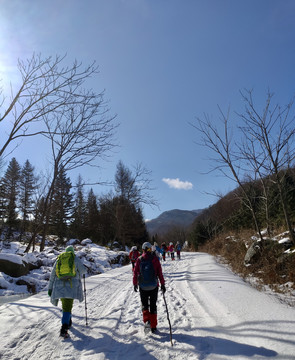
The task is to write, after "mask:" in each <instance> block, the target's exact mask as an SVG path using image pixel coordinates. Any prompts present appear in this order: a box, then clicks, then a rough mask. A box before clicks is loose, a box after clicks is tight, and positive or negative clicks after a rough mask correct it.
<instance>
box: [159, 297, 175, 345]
mask: <svg viewBox="0 0 295 360" xmlns="http://www.w3.org/2000/svg"><path fill="white" fill-rule="evenodd" d="M162 294H163V299H164V303H165V306H166V311H167V320H168V323H169V329H170V342H171V345H172V346H173V342H172V329H171V322H170V319H169V312H168V306H167V303H166V299H165V295H164V291H163V290H162Z"/></svg>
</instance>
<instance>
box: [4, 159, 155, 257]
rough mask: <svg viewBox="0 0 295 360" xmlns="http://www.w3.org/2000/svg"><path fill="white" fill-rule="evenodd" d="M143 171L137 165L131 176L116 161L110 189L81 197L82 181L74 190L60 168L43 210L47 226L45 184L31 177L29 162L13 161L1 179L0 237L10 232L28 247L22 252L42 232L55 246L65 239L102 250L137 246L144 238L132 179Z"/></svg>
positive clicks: (37, 178) (8, 234) (33, 242)
mask: <svg viewBox="0 0 295 360" xmlns="http://www.w3.org/2000/svg"><path fill="white" fill-rule="evenodd" d="M142 170H143V168H142V167H141V166H138V167H137V168H136V172H134V171H133V172H132V171H131V170H130V169H129V168H127V167H126V166H125V165H124V164H123V163H122V162H121V161H120V162H119V163H118V164H117V171H116V174H115V179H114V182H113V184H114V189H113V190H111V191H110V192H109V193H108V194H105V195H102V196H97V195H96V194H95V193H94V191H93V189H92V188H90V189H89V190H88V191H87V192H86V193H85V190H84V184H83V179H82V177H81V176H79V178H78V180H77V183H76V184H74V185H73V184H72V183H71V179H70V178H69V177H68V176H67V174H66V172H65V171H64V170H63V169H61V170H60V171H59V172H58V176H57V178H56V181H55V185H54V189H53V191H52V196H51V198H50V201H49V203H48V205H47V212H48V221H47V222H46V223H45V222H44V221H43V219H44V218H43V216H42V212H44V206H45V198H44V193H45V194H46V192H44V186H45V187H46V184H44V183H42V182H41V179H40V177H38V176H37V175H36V173H35V169H34V167H33V166H32V164H31V163H30V162H29V160H27V161H26V162H25V164H23V165H20V164H19V163H18V162H17V160H16V159H15V158H12V159H11V161H10V162H9V164H8V166H7V169H6V171H5V172H4V175H3V176H2V177H1V178H0V228H1V230H2V236H3V237H4V238H7V239H11V238H12V234H13V233H15V232H17V233H19V236H18V239H19V240H22V241H24V242H26V243H28V244H29V246H28V248H27V251H28V250H29V249H30V246H32V248H34V245H35V240H36V236H35V237H33V235H32V234H36V235H37V234H38V235H40V234H42V233H43V230H44V227H46V231H45V236H46V235H48V234H54V235H56V236H57V237H58V239H59V241H60V243H64V242H65V241H67V240H68V239H69V238H78V239H80V240H82V239H84V238H91V239H92V241H93V242H95V243H98V244H101V245H109V244H110V243H113V242H115V241H117V242H119V243H120V244H121V245H123V246H124V245H128V246H131V245H134V244H141V243H143V242H144V241H146V240H147V238H148V234H147V232H146V227H145V222H144V219H143V215H142V211H141V207H140V201H142V200H144V199H143V198H142V193H141V192H140V189H139V187H138V186H137V185H136V177H137V176H139V175H142V173H143V172H142ZM140 178H142V177H140ZM43 180H44V179H43ZM47 186H48V184H47Z"/></svg>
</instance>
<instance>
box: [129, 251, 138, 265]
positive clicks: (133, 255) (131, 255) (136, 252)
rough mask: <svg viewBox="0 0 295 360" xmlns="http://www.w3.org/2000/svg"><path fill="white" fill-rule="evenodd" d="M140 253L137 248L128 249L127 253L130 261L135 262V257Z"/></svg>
mask: <svg viewBox="0 0 295 360" xmlns="http://www.w3.org/2000/svg"><path fill="white" fill-rule="evenodd" d="M139 255H140V253H139V251H138V250H132V251H130V253H129V259H130V260H131V261H132V262H135V261H136V260H137V258H138V257H139Z"/></svg>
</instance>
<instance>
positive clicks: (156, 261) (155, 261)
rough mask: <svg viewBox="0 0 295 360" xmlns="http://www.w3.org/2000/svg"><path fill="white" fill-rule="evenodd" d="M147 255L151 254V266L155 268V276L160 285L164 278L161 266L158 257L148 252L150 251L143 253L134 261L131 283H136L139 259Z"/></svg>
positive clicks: (163, 283) (163, 282)
mask: <svg viewBox="0 0 295 360" xmlns="http://www.w3.org/2000/svg"><path fill="white" fill-rule="evenodd" d="M148 256H152V257H153V258H152V264H153V267H154V269H155V274H156V276H157V278H158V279H159V280H160V283H161V285H165V280H164V277H163V273H162V266H161V264H160V261H159V259H158V257H157V256H156V255H154V254H150V253H143V254H142V255H141V256H140V257H139V258H138V259H137V261H136V264H135V268H134V272H133V285H138V276H139V273H140V260H141V258H142V257H143V258H146V257H148Z"/></svg>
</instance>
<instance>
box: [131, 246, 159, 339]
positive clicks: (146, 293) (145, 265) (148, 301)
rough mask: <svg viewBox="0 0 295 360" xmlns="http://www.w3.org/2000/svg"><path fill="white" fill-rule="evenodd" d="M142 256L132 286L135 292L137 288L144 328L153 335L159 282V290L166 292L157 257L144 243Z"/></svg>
mask: <svg viewBox="0 0 295 360" xmlns="http://www.w3.org/2000/svg"><path fill="white" fill-rule="evenodd" d="M142 250H143V254H142V255H141V256H140V257H139V258H138V259H137V261H136V264H135V268H134V273H133V286H134V291H135V292H137V291H138V288H139V293H140V299H141V305H142V315H143V322H144V324H145V327H147V328H148V327H150V328H151V331H152V332H153V333H154V332H156V331H157V324H158V320H157V299H158V290H159V281H160V284H161V290H162V292H163V293H165V292H166V288H165V280H164V277H163V273H162V266H161V263H160V261H159V259H158V257H157V256H156V255H155V254H154V253H153V252H152V245H151V244H150V243H149V242H145V243H144V244H143V245H142Z"/></svg>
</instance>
